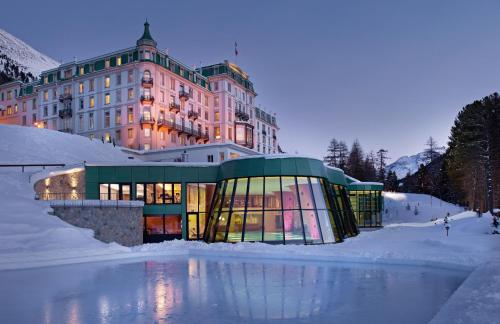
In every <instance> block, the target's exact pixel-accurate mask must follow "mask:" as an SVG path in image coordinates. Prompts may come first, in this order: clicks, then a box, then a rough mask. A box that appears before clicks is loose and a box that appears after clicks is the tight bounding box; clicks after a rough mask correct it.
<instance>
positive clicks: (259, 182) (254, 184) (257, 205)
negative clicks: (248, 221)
mask: <svg viewBox="0 0 500 324" xmlns="http://www.w3.org/2000/svg"><path fill="white" fill-rule="evenodd" d="M263 196H264V179H263V178H262V177H256V178H250V187H249V188H248V202H247V204H248V206H247V209H262V207H263V203H262V200H263Z"/></svg>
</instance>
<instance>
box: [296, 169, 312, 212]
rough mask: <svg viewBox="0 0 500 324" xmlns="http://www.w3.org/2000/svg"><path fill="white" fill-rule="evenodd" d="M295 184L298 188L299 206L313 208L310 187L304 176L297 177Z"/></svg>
mask: <svg viewBox="0 0 500 324" xmlns="http://www.w3.org/2000/svg"><path fill="white" fill-rule="evenodd" d="M297 185H298V189H299V197H300V207H301V208H302V209H313V208H314V202H313V198H312V193H311V187H310V186H309V181H308V180H307V178H306V177H297Z"/></svg>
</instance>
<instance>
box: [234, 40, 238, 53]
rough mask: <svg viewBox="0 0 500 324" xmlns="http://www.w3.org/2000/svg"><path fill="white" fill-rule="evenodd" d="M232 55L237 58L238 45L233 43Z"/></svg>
mask: <svg viewBox="0 0 500 324" xmlns="http://www.w3.org/2000/svg"><path fill="white" fill-rule="evenodd" d="M234 55H235V56H238V43H236V42H234Z"/></svg>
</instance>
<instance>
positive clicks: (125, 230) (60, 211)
mask: <svg viewBox="0 0 500 324" xmlns="http://www.w3.org/2000/svg"><path fill="white" fill-rule="evenodd" d="M83 202H85V201H83ZM96 202H99V201H96ZM115 203H116V202H115ZM125 203H129V204H128V205H127V204H125ZM141 203H142V202H141ZM51 207H52V209H53V210H54V214H55V215H56V216H58V217H59V218H60V219H62V220H63V221H65V222H67V223H70V224H71V225H74V226H77V227H83V228H90V229H92V230H94V237H95V238H96V239H98V240H100V241H102V242H105V243H110V242H116V243H118V244H121V245H124V246H134V245H139V244H142V243H143V238H142V235H143V216H142V205H141V204H137V202H122V201H120V202H118V203H116V205H114V206H112V205H96V206H93V205H90V206H89V205H83V206H82V205H80V206H79V205H77V204H73V205H72V204H71V202H69V204H66V203H65V202H63V201H58V202H54V203H53V204H51Z"/></svg>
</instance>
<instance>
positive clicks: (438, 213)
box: [382, 192, 464, 226]
mask: <svg viewBox="0 0 500 324" xmlns="http://www.w3.org/2000/svg"><path fill="white" fill-rule="evenodd" d="M408 205H410V210H408V209H407V207H408ZM384 208H385V210H384V213H383V215H382V222H383V225H384V226H386V225H389V224H397V223H422V222H429V221H431V220H433V219H436V218H443V217H445V216H446V215H447V214H448V213H449V214H450V216H452V215H455V214H458V213H461V212H463V211H464V209H463V208H462V207H460V206H457V205H453V204H450V203H447V202H445V201H442V200H440V199H438V198H436V197H433V196H430V195H424V194H413V193H400V192H384ZM415 208H416V209H417V215H415Z"/></svg>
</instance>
